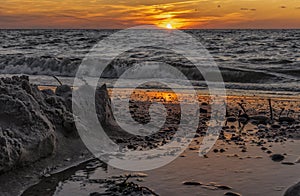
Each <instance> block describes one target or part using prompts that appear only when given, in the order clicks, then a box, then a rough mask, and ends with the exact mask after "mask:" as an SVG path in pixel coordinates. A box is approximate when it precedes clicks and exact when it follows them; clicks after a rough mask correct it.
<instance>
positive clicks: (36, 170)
mask: <svg viewBox="0 0 300 196" xmlns="http://www.w3.org/2000/svg"><path fill="white" fill-rule="evenodd" d="M60 88H61V87H60ZM40 90H41V89H40ZM53 90H54V89H53ZM55 90H57V89H55ZM108 90H109V89H108ZM143 90H144V92H143V93H141V92H140V93H138V94H137V95H136V97H133V98H136V99H135V100H139V97H143V96H145V94H147V93H148V95H149V96H150V97H155V96H157V97H158V98H159V97H160V96H162V98H164V94H161V93H165V94H166V95H169V94H170V92H151V91H147V90H146V91H145V89H141V91H143ZM152 90H153V89H152ZM108 94H109V92H108ZM118 96H120V97H122V96H124V94H122V93H120V94H118ZM169 97H173V96H169ZM268 98H269V97H260V96H252V97H247V96H241V95H232V96H228V103H227V104H228V105H227V107H228V112H229V114H228V116H227V119H228V118H229V117H234V118H235V121H234V122H230V123H231V124H230V125H225V126H224V127H223V134H222V135H220V136H221V137H220V139H219V141H218V144H217V145H216V146H215V148H217V149H218V150H220V149H221V148H222V149H224V150H225V153H223V154H222V153H221V154H220V153H219V152H213V151H212V152H210V153H209V154H208V158H206V159H205V158H204V159H203V158H197V159H195V158H189V156H190V155H191V154H192V155H193V156H194V155H196V154H197V153H198V152H197V146H198V144H199V143H200V142H201V138H202V137H203V135H205V130H206V128H207V125H206V124H205V123H206V120H204V121H203V122H201V123H202V124H201V125H200V129H199V130H198V136H197V137H196V139H195V143H193V144H192V145H191V146H190V147H189V149H187V152H186V153H183V155H182V156H181V157H178V158H177V159H176V161H175V162H181V160H182V159H188V160H189V161H191V160H192V163H191V164H192V165H190V166H188V167H192V168H194V167H196V165H197V160H198V163H199V161H200V163H202V162H203V161H204V160H205V161H204V162H205V164H206V165H207V164H208V165H211V164H212V163H214V162H216V159H219V158H220V157H223V158H225V159H229V160H228V163H229V164H231V163H232V162H236V161H237V160H247V159H249V160H251V161H252V162H251V161H250V165H251V163H256V164H257V160H260V159H261V158H258V159H256V158H253V157H254V155H253V157H252V158H247V153H248V151H251V152H252V148H253V146H258V148H257V151H253V154H259V155H257V157H258V156H262V157H263V158H262V159H263V160H264V163H263V164H266V163H272V165H274V164H276V167H277V166H278V165H281V164H280V162H279V163H274V162H273V161H271V162H269V161H270V158H269V156H270V155H272V154H274V153H276V152H280V147H281V146H282V145H284V143H289V142H290V141H291V140H297V142H298V139H300V133H299V130H298V129H299V127H300V122H299V117H300V115H299V114H300V111H299V110H300V108H299V103H300V100H299V99H296V100H294V99H288V98H283V99H281V98H274V99H273V98H272V103H273V104H272V105H273V106H272V107H273V108H274V118H275V119H276V120H277V119H278V120H279V119H280V117H281V116H284V117H289V116H290V115H291V116H292V118H294V120H295V122H294V123H292V124H291V125H290V123H288V122H287V123H285V122H280V123H279V121H278V123H277V122H276V123H275V124H274V123H272V124H269V123H268V122H267V121H269V118H270V114H269V106H268V104H267V99H268ZM163 100H164V101H166V102H168V100H167V99H163ZM199 100H200V103H201V106H200V108H201V109H202V111H203V112H202V114H201V115H200V118H201V119H202V118H203V119H206V118H209V111H210V108H209V96H207V95H202V97H201V96H200V97H199ZM242 100H243V101H242ZM169 101H170V100H169ZM241 102H243V103H244V104H245V106H244V107H245V108H246V110H247V111H248V115H249V116H253V115H263V116H265V117H266V120H265V123H266V124H267V125H264V126H263V124H264V122H263V123H259V124H256V125H254V124H253V122H250V121H249V123H247V124H246V125H245V126H244V127H243V129H240V125H239V124H238V120H237V119H238V118H239V111H240V110H242V109H241V108H240V105H239V103H241ZM204 103H206V104H204ZM136 104H137V107H140V108H141V109H143V107H144V105H143V104H141V103H140V102H137V103H136ZM283 106H284V107H285V110H284V112H283V113H282V114H279V113H280V111H281V108H282V107H283ZM172 107H173V106H172ZM290 110H293V113H291V114H290V112H289V111H290ZM136 117H141V116H139V115H137V116H136ZM273 125H274V126H273ZM275 125H276V126H275ZM297 127H298V128H297ZM281 129H282V130H286V131H287V132H286V133H284V135H282V132H281V131H280V130H281ZM238 130H240V132H239V131H238ZM261 130H264V131H261ZM267 130H268V131H267ZM288 130H290V131H288ZM293 130H294V131H293ZM293 134H294V136H293ZM289 135H291V136H293V137H294V138H290V136H289ZM165 136H168V134H166V135H165ZM57 138H58V141H59V143H58V145H60V147H59V149H60V150H62V151H60V152H59V153H56V155H55V154H54V156H50V157H48V158H45V159H40V160H38V161H36V162H35V163H32V165H30V167H23V168H19V169H17V170H12V171H10V172H8V173H5V174H3V175H0V187H1V190H3V194H5V192H7V193H8V194H7V195H10V193H9V191H12V192H13V193H15V194H18V195H19V194H21V192H23V190H25V189H27V188H29V187H31V186H32V185H33V184H36V183H37V185H38V184H39V181H40V180H41V179H40V178H41V176H44V177H51V175H53V172H54V171H60V172H63V171H61V170H65V169H68V168H70V167H73V166H74V164H75V165H77V164H78V163H81V162H85V161H86V160H89V159H90V158H91V157H92V155H91V154H90V153H89V152H88V151H87V150H86V148H85V147H84V144H83V143H82V142H81V141H80V138H72V137H71V138H66V137H65V136H64V134H62V133H57ZM251 138H252V139H251ZM160 139H161V138H154V140H155V142H154V143H160V142H161V141H160ZM261 140H263V141H264V142H265V143H261V142H260V141H261ZM253 141H254V142H253ZM128 142H129V143H128ZM128 142H127V143H125V144H123V145H125V146H126V145H137V146H139V145H141V143H139V142H137V143H135V139H134V138H133V139H131V140H128ZM131 142H132V144H130V143H131ZM297 142H296V143H297ZM222 143H223V144H222ZM273 143H274V144H276V146H277V144H278V145H279V150H274V151H273V150H272V149H273V147H269V146H270V145H271V144H273ZM249 145H250V146H249ZM252 145H253V146H252ZM232 146H233V147H232ZM75 147H76V149H77V150H75V151H74V148H75ZM262 147H264V148H266V149H265V150H262V151H263V152H261V150H259V148H262ZM236 150H238V151H236ZM290 150H292V151H293V150H294V149H293V148H292V149H290ZM268 151H271V153H269V152H268ZM78 152H80V153H78ZM280 153H281V154H284V152H282V149H281V152H280ZM293 153H296V152H293ZM297 153H299V152H297ZM235 154H241V155H239V156H235ZM290 154H291V152H289V153H288V154H287V155H284V156H287V158H286V159H287V161H289V162H290V163H292V162H293V161H292V160H289V159H288V157H289V156H291V155H290ZM215 155H219V156H215ZM55 156H56V157H55ZM193 156H192V157H193ZM228 156H229V157H228ZM241 156H242V158H243V159H240V158H241ZM186 157H188V158H186ZM212 157H214V158H212ZM219 161H220V159H219V160H218V161H217V162H219ZM266 161H268V162H266ZM294 162H297V161H295V160H294ZM294 162H293V165H284V166H285V167H295V168H296V167H297V168H298V167H299V164H298V163H294ZM49 163H50V164H49ZM273 163H274V164H273ZM61 164H62V165H61ZM182 164H183V163H182ZM182 164H178V167H179V168H181V167H182ZM221 165H222V164H221ZM221 165H218V167H221ZM174 167H175V168H176V167H177V166H176V164H174V163H171V164H170V165H168V166H166V167H164V168H161V169H158V170H157V171H153V173H152V174H149V179H151V180H149V181H148V182H147V178H146V179H145V182H137V183H138V184H142V185H145V186H149V187H150V188H153V189H155V190H156V189H159V190H160V191H162V190H163V189H164V188H165V187H164V186H163V185H160V184H159V183H156V182H159V181H155V178H157V177H158V176H160V174H159V172H160V171H162V174H163V173H164V172H167V173H168V170H169V169H171V171H174V172H175V171H176V170H178V171H181V170H182V169H183V168H181V169H179V168H177V169H175V170H174ZM223 167H224V166H223ZM274 167H275V166H274ZM276 167H275V168H276ZM47 168H48V169H47ZM64 168H65V169H64ZM168 168H169V169H168ZM172 168H173V169H172ZM45 169H46V170H45ZM195 169H196V168H195ZM223 169H224V168H223ZM273 169H274V168H273ZM95 170H97V167H96V168H95ZM111 171H113V172H112V173H114V172H119V173H120V171H116V170H115V169H111ZM192 171H193V172H196V170H190V172H192ZM55 173H56V172H55ZM121 173H123V171H121ZM178 175H180V174H178ZM189 175H191V178H193V177H192V176H193V175H192V173H190V174H189ZM202 175H203V174H202ZM290 175H293V173H291V174H290ZM98 177H101V176H98ZM254 177H255V176H254ZM185 178H187V176H185ZM191 178H190V179H185V180H201V179H191ZM206 178H207V179H211V178H212V177H209V175H207V176H206ZM223 178H224V176H223ZM166 180H167V179H166ZM182 180H184V179H182ZM223 180H224V179H223ZM223 180H220V182H222V181H223ZM224 182H226V181H223V183H224ZM206 183H209V181H208V180H207V182H206ZM176 185H178V186H179V187H180V189H182V190H181V191H183V192H185V191H186V190H190V191H195V187H194V188H193V189H190V188H186V187H185V186H182V187H181V185H179V184H178V181H177V182H176ZM229 185H231V186H233V185H234V190H236V191H240V192H241V191H242V190H240V189H239V188H238V187H237V185H235V184H233V185H232V184H228V186H229ZM160 186H162V187H161V188H157V187H160ZM169 186H171V184H169ZM12 187H14V189H13V188H12ZM55 188H57V187H55ZM202 188H203V187H200V190H201V191H204V190H202ZM285 188H287V187H285ZM18 189H19V190H18ZM196 189H197V190H198V191H199V187H198V188H196ZM204 189H206V188H204ZM201 191H200V192H201ZM207 191H208V192H210V191H212V190H209V189H208V190H205V191H204V193H205V192H206V193H207ZM216 191H219V192H221V191H222V192H223V190H216ZM281 191H284V190H283V189H281ZM167 192H168V190H166V193H167ZM200 192H199V193H200ZM277 192H278V191H277Z"/></svg>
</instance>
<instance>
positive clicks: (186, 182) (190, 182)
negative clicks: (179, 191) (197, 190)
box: [182, 181, 203, 186]
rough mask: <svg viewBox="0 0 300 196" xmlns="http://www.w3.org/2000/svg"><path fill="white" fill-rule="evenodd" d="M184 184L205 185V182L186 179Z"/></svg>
mask: <svg viewBox="0 0 300 196" xmlns="http://www.w3.org/2000/svg"><path fill="white" fill-rule="evenodd" d="M182 184H183V185H188V186H201V185H203V183H201V182H196V181H185V182H183V183H182Z"/></svg>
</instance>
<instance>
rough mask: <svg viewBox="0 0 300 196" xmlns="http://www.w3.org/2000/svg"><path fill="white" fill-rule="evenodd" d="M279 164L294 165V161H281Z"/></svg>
mask: <svg viewBox="0 0 300 196" xmlns="http://www.w3.org/2000/svg"><path fill="white" fill-rule="evenodd" d="M281 164H282V165H295V163H293V162H282V163H281Z"/></svg>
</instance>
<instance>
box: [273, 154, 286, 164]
mask: <svg viewBox="0 0 300 196" xmlns="http://www.w3.org/2000/svg"><path fill="white" fill-rule="evenodd" d="M284 158H285V157H284V156H283V155H281V154H273V155H271V159H272V160H273V161H275V162H280V161H283V160H284Z"/></svg>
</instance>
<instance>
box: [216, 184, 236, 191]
mask: <svg viewBox="0 0 300 196" xmlns="http://www.w3.org/2000/svg"><path fill="white" fill-rule="evenodd" d="M215 187H217V188H218V189H221V190H231V189H232V187H230V186H226V185H215Z"/></svg>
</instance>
